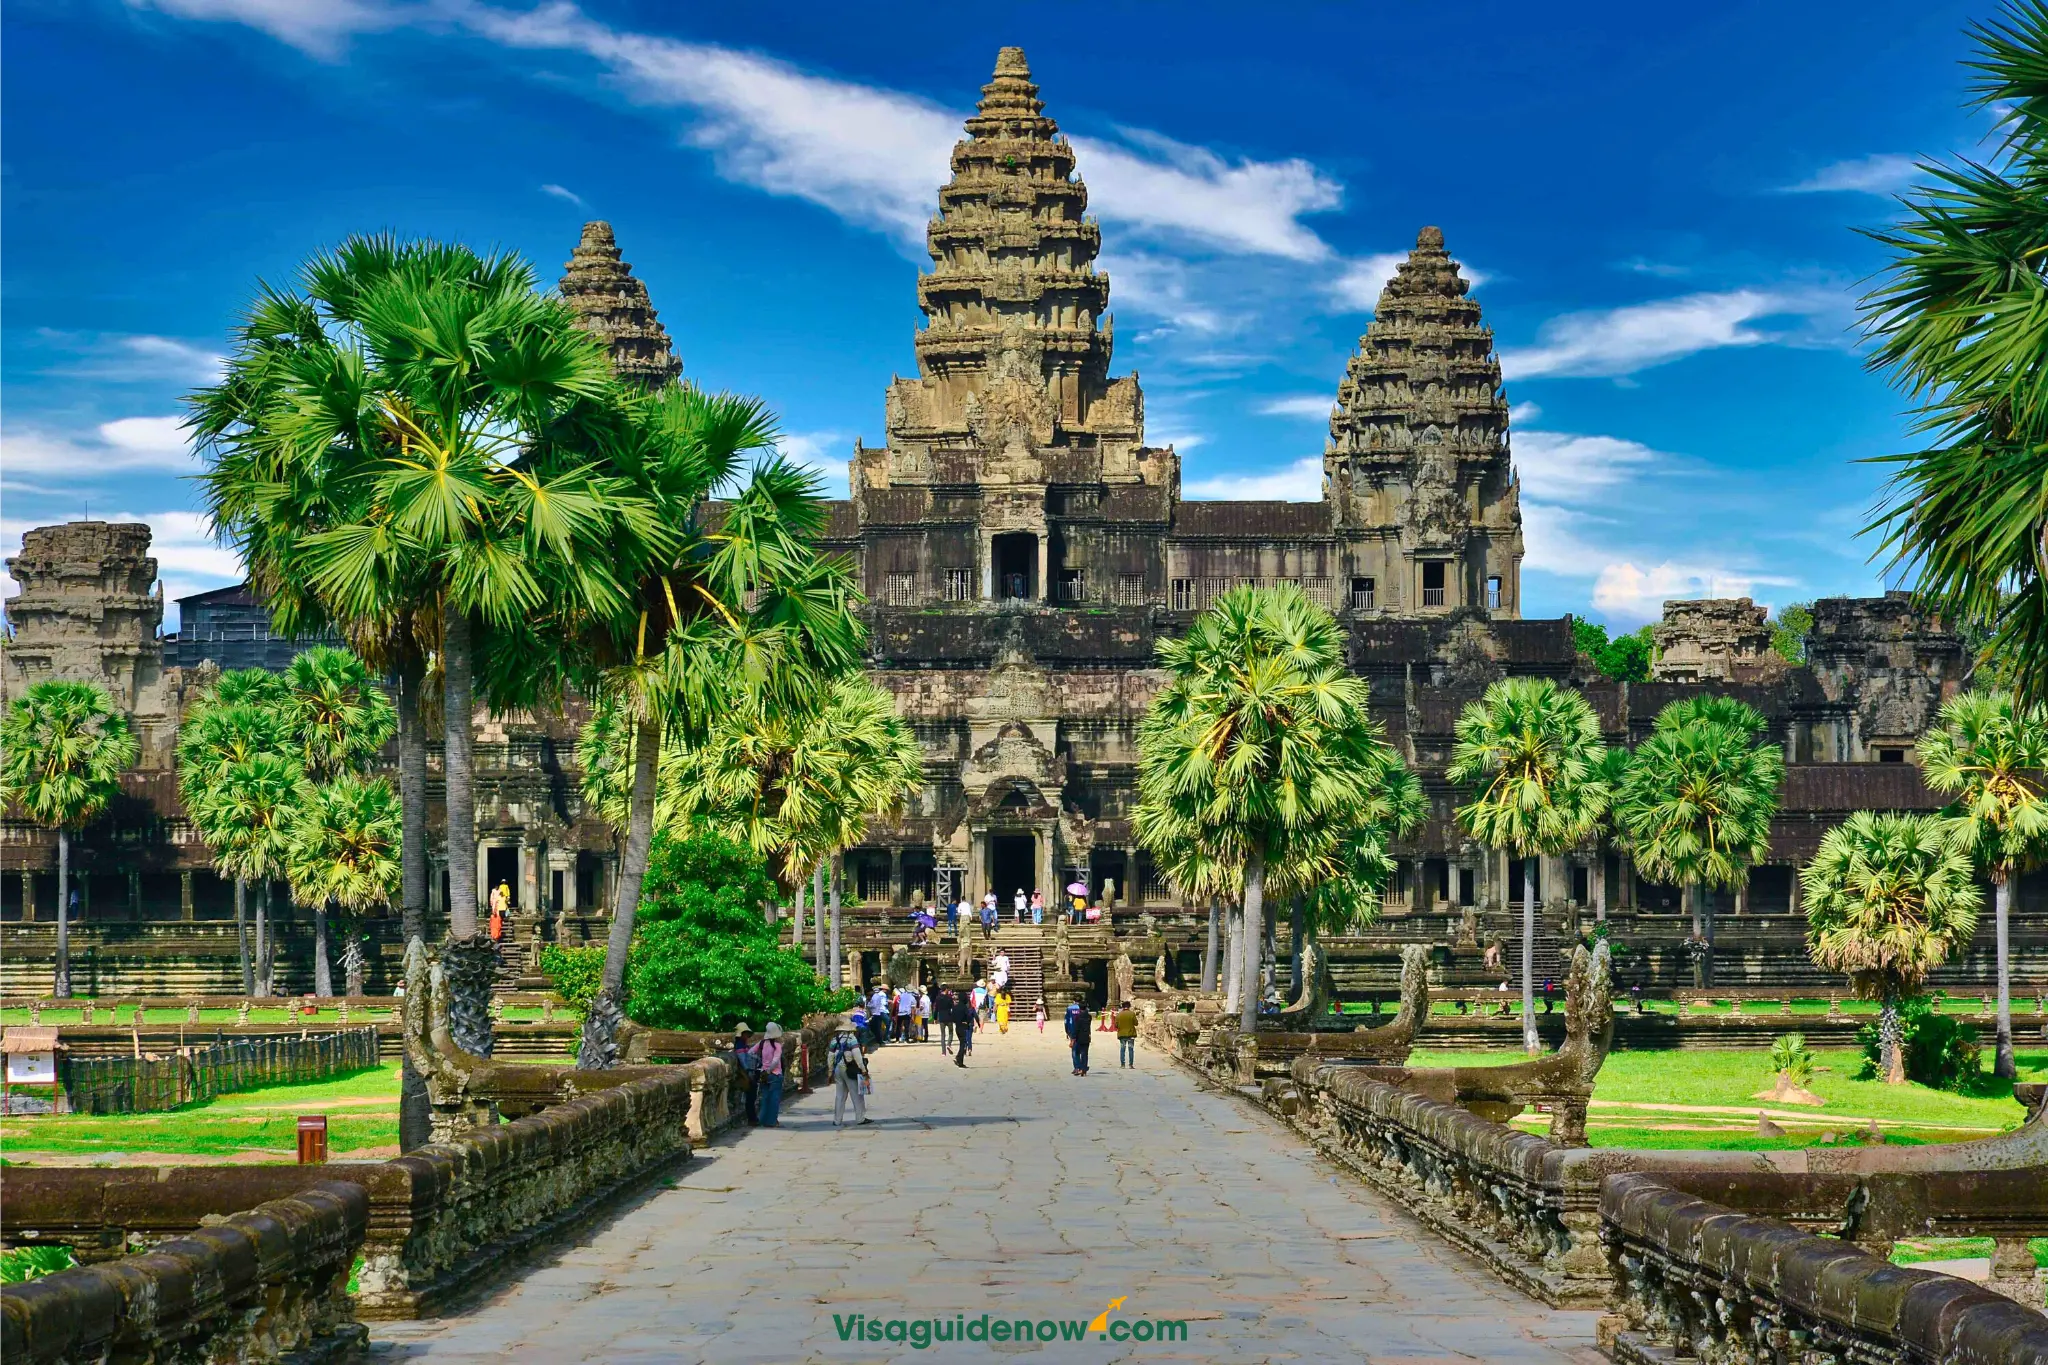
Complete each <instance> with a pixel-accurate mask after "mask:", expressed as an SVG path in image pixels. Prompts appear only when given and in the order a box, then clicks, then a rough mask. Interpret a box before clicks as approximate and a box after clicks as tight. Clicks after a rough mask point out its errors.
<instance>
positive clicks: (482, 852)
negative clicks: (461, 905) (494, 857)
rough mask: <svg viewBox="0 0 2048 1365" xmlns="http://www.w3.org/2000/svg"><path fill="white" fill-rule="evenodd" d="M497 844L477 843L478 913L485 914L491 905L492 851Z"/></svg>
mask: <svg viewBox="0 0 2048 1365" xmlns="http://www.w3.org/2000/svg"><path fill="white" fill-rule="evenodd" d="M495 847H497V845H495V844H487V843H485V842H484V841H483V840H481V839H479V840H477V841H476V911H477V913H478V914H479V915H481V914H483V913H484V911H485V908H486V907H487V906H489V905H490V903H491V850H492V849H493V848H495Z"/></svg>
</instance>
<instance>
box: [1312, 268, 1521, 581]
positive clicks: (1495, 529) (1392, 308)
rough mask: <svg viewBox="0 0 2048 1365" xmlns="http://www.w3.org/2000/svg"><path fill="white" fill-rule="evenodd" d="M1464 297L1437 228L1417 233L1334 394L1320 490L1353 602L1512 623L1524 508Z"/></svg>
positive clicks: (1501, 405)
mask: <svg viewBox="0 0 2048 1365" xmlns="http://www.w3.org/2000/svg"><path fill="white" fill-rule="evenodd" d="M1469 289H1470V285H1469V284H1467V282H1466V281H1465V279H1464V277H1463V276H1461V275H1460V274H1459V273H1458V263H1457V262H1456V261H1454V260H1452V259H1451V257H1450V256H1449V254H1447V253H1446V252H1445V251H1444V235H1443V233H1442V232H1441V231H1439V230H1438V229H1436V228H1433V227H1426V228H1424V229H1422V232H1421V234H1420V235H1419V236H1418V237H1417V238H1416V240H1415V249H1414V250H1413V251H1412V252H1410V253H1409V255H1408V259H1407V260H1405V261H1403V262H1401V264H1400V266H1399V268H1397V269H1396V270H1395V271H1394V277H1393V278H1392V279H1391V280H1388V281H1387V284H1386V287H1385V288H1384V289H1382V290H1381V291H1380V299H1379V306H1378V307H1377V308H1376V309H1375V310H1374V312H1373V319H1372V322H1371V324H1370V325H1369V326H1367V328H1366V329H1365V335H1364V336H1362V337H1360V338H1359V341H1358V349H1357V351H1356V352H1354V353H1353V354H1352V357H1351V363H1350V365H1349V367H1348V368H1347V369H1346V370H1345V373H1344V380H1343V382H1342V383H1341V384H1339V385H1338V387H1337V408H1336V411H1335V412H1333V413H1332V414H1331V416H1330V439H1329V443H1328V444H1327V445H1326V446H1325V447H1324V449H1323V485H1324V487H1323V492H1324V496H1325V497H1326V498H1328V499H1329V501H1330V502H1331V503H1332V505H1333V508H1332V510H1333V512H1334V514H1335V522H1336V528H1337V534H1338V535H1339V536H1340V537H1342V538H1343V539H1345V540H1346V541H1348V542H1350V544H1351V547H1352V553H1351V559H1352V562H1353V574H1354V579H1353V582H1354V587H1355V589H1356V591H1355V592H1354V596H1355V597H1358V598H1361V599H1365V600H1369V601H1371V602H1372V603H1373V604H1374V605H1375V606H1377V605H1379V601H1380V599H1382V598H1383V599H1384V600H1385V607H1386V608H1387V609H1391V610H1396V611H1402V612H1404V613H1408V614H1419V613H1421V612H1426V611H1433V610H1439V609H1453V608H1457V607H1461V606H1478V607H1483V608H1485V609H1486V610H1487V611H1488V612H1489V613H1491V614H1493V615H1497V616H1507V617H1513V616H1519V615H1520V614H1521V610H1520V607H1521V592H1520V582H1519V580H1520V575H1521V568H1520V566H1521V559H1522V512H1521V504H1520V500H1519V498H1518V495H1517V487H1516V482H1515V474H1514V469H1513V467H1512V465H1511V464H1510V462H1509V459H1508V404H1507V398H1506V396H1505V395H1504V394H1503V393H1502V392H1501V383H1500V361H1499V360H1498V359H1497V358H1496V357H1495V356H1494V354H1493V333H1492V331H1491V330H1490V329H1488V328H1487V327H1486V326H1485V325H1483V324H1482V323H1481V322H1480V319H1479V305H1478V304H1477V303H1475V302H1473V300H1472V299H1471V298H1470V297H1469V296H1468V291H1469ZM1375 558H1377V559H1378V560H1379V562H1380V564H1381V565H1383V567H1382V568H1381V569H1380V570H1379V571H1378V572H1373V571H1372V570H1371V569H1370V568H1369V567H1368V566H1369V565H1370V564H1371V563H1372V561H1373V560H1374V559H1375ZM1359 577H1363V579H1364V582H1363V583H1359V582H1358V579H1359Z"/></svg>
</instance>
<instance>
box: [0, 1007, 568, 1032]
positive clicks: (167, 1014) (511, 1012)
mask: <svg viewBox="0 0 2048 1365" xmlns="http://www.w3.org/2000/svg"><path fill="white" fill-rule="evenodd" d="M238 1015H239V1011H237V1010H232V1009H219V1010H201V1011H199V1025H198V1027H206V1026H209V1025H214V1024H232V1023H234V1022H235V1020H236V1018H237V1017H238ZM541 1015H542V1010H541V1007H540V1006H539V1005H511V1006H507V1007H506V1010H505V1020H506V1022H507V1023H513V1024H538V1023H539V1022H541ZM396 1017H397V1012H396V1011H395V1010H391V1009H386V1008H376V1009H367V1010H366V1009H364V1008H363V1007H361V1006H356V1005H351V1006H350V1007H349V1012H348V1021H349V1023H350V1024H363V1023H372V1022H375V1023H385V1022H387V1021H390V1020H393V1019H395V1018H396ZM42 1018H43V1023H45V1024H78V1023H82V1022H83V1021H84V1012H83V1011H82V1010H80V1009H79V1008H77V1007H76V1006H69V1007H66V1008H62V1009H48V1008H46V1009H45V1010H44V1011H43V1016H42ZM134 1018H135V1008H134V1006H132V1005H129V1006H124V1007H123V1008H122V1009H121V1011H120V1013H119V1016H118V1017H117V1016H116V1015H115V1013H114V1011H113V1010H112V1009H111V1008H110V1006H109V1005H107V1004H104V1003H102V1004H96V1005H95V1006H94V1008H93V1019H92V1021H93V1023H95V1024H121V1025H123V1026H125V1025H127V1024H129V1023H131V1022H133V1020H134ZM580 1018H581V1016H580V1015H578V1014H576V1013H575V1012H574V1011H572V1010H571V1009H569V1008H568V1006H566V1005H557V1006H556V1007H555V1022H556V1023H563V1024H572V1023H575V1022H577V1021H578V1020H579V1019H580ZM142 1021H143V1023H144V1024H152V1025H154V1024H168V1025H173V1026H175V1025H178V1024H182V1023H184V1022H185V1011H184V1010H183V1009H161V1010H158V1009H148V1010H144V1011H143V1012H142ZM340 1021H341V1013H340V1011H339V1010H336V1009H331V1008H323V1009H322V1010H321V1011H320V1013H318V1014H316V1015H314V1016H313V1017H312V1018H310V1019H306V1018H303V1017H302V1018H301V1019H300V1020H299V1021H298V1022H301V1023H304V1024H306V1025H307V1026H308V1027H313V1028H317V1027H319V1026H320V1025H322V1024H329V1025H332V1024H338V1023H340ZM28 1022H29V1013H28V1010H27V1009H25V1008H17V1007H13V1006H10V1007H8V1008H6V1009H0V1024H26V1023H28ZM249 1022H250V1023H252V1024H280V1025H281V1024H284V1023H286V1022H287V1021H286V1018H285V1012H284V1007H283V1006H282V1005H259V1006H254V1007H252V1008H251V1009H250V1011H249Z"/></svg>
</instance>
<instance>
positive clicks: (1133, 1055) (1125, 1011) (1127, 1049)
mask: <svg viewBox="0 0 2048 1365" xmlns="http://www.w3.org/2000/svg"><path fill="white" fill-rule="evenodd" d="M1116 1064H1117V1065H1118V1066H1119V1067H1126V1066H1128V1067H1135V1066H1137V1064H1138V1011H1137V1010H1136V1009H1134V1008H1132V1006H1131V1002H1130V1001H1128V1000H1126V1001H1124V1005H1123V1008H1122V1009H1120V1010H1118V1011H1117V1012H1116Z"/></svg>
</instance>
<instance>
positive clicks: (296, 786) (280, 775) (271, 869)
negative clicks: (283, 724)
mask: <svg viewBox="0 0 2048 1365" xmlns="http://www.w3.org/2000/svg"><path fill="white" fill-rule="evenodd" d="M307 795H308V785H307V782H306V771H305V769H303V768H301V767H300V766H299V762H298V759H297V758H296V757H294V756H293V755H291V754H287V753H278V752H276V751H273V750H262V751H258V752H255V753H251V754H249V755H247V756H246V757H241V758H237V759H234V760H232V761H230V762H227V763H224V764H222V765H221V766H220V767H219V768H217V769H216V770H215V771H214V773H213V776H212V777H211V779H210V780H208V781H207V782H206V783H205V784H204V786H203V788H202V790H201V791H200V792H199V794H198V796H197V797H196V798H194V799H191V800H189V801H188V803H187V805H186V810H187V812H188V813H189V814H190V815H191V817H192V823H193V824H194V825H195V826H197V827H198V828H199V829H200V830H201V831H204V832H206V833H205V837H206V839H207V842H208V843H209V844H211V845H212V847H213V862H214V866H215V867H217V868H219V869H220V870H221V871H222V872H224V873H226V874H227V875H228V876H230V877H232V878H234V879H235V888H236V905H237V906H240V905H241V904H242V888H243V887H245V886H247V885H248V884H249V883H250V882H252V881H253V882H256V883H258V884H260V885H261V886H262V888H263V892H262V895H261V896H260V897H259V898H258V900H257V902H256V964H255V970H254V977H255V980H254V982H253V985H252V989H253V991H254V993H255V994H257V995H269V994H270V989H271V968H272V962H273V959H274V958H275V955H276V942H275V938H274V935H273V934H272V933H271V931H270V927H269V924H268V920H269V905H270V883H271V882H272V881H273V880H275V879H276V878H278V877H282V876H284V875H285V872H286V859H287V858H288V857H289V856H290V852H291V831H292V826H293V824H294V823H295V822H296V821H297V819H298V814H299V809H300V807H301V806H302V805H303V804H304V802H305V800H306V798H307Z"/></svg>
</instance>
